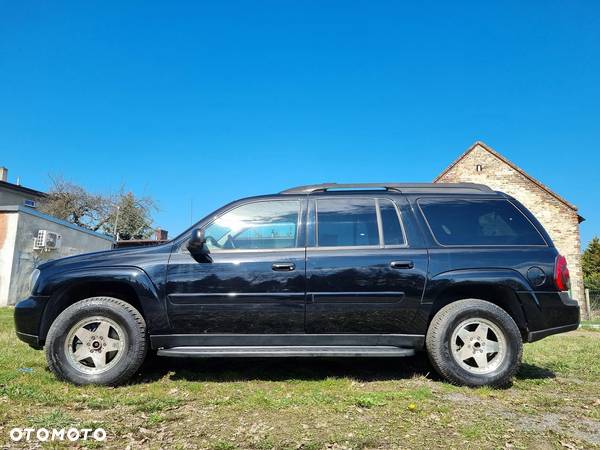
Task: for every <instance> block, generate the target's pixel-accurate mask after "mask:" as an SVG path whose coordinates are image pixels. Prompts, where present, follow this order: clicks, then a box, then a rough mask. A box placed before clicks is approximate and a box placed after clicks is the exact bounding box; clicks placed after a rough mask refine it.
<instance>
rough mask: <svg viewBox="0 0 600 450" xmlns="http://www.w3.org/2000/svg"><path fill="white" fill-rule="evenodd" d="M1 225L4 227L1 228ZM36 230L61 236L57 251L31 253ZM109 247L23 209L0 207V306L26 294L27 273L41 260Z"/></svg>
mask: <svg viewBox="0 0 600 450" xmlns="http://www.w3.org/2000/svg"><path fill="white" fill-rule="evenodd" d="M3 224H5V226H4V228H3ZM39 230H49V231H52V232H55V233H58V234H60V235H61V236H62V246H61V248H60V249H56V250H50V251H41V250H33V239H34V238H35V237H36V236H37V233H38V231H39ZM110 248H112V239H111V238H110V237H108V236H104V235H101V234H99V233H94V232H91V231H89V230H86V229H83V228H80V227H77V226H75V225H73V224H70V223H68V222H64V221H62V220H59V219H56V218H54V217H51V216H48V215H46V214H42V213H39V212H38V211H36V210H33V209H30V208H25V207H16V206H11V207H0V263H1V264H0V306H3V305H14V304H15V303H16V302H18V301H19V300H21V299H23V298H25V297H27V295H29V277H30V275H31V271H32V270H33V269H34V268H35V267H37V266H38V265H40V264H42V263H43V262H45V261H48V260H51V259H57V258H62V257H65V256H71V255H76V254H80V253H89V252H94V251H99V250H108V249H110Z"/></svg>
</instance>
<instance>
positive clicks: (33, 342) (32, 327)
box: [14, 296, 48, 348]
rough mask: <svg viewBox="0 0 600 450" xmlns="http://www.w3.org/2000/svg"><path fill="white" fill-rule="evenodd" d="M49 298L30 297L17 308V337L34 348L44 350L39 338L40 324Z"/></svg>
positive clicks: (18, 304)
mask: <svg viewBox="0 0 600 450" xmlns="http://www.w3.org/2000/svg"><path fill="white" fill-rule="evenodd" d="M47 300H48V297H41V296H36V297H33V296H32V297H29V298H26V299H25V300H21V301H20V302H19V303H17V305H16V306H15V316H14V317H15V329H16V331H17V337H18V338H19V339H20V340H22V341H23V342H25V343H27V344H29V345H30V346H32V347H34V348H42V346H43V345H44V343H43V342H42V341H41V340H40V338H39V330H40V323H41V321H42V315H43V313H44V308H45V306H46V301H47Z"/></svg>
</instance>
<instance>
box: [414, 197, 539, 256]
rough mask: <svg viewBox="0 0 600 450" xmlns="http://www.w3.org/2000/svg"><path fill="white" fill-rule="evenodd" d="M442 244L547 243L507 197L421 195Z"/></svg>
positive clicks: (427, 214) (429, 218)
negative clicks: (478, 197) (455, 197)
mask: <svg viewBox="0 0 600 450" xmlns="http://www.w3.org/2000/svg"><path fill="white" fill-rule="evenodd" d="M417 203H418V205H419V207H420V209H421V211H422V212H423V215H424V216H425V220H426V221H427V224H428V225H429V228H430V229H431V232H432V233H433V235H434V237H435V239H436V240H437V242H439V243H440V244H441V245H446V246H451V245H546V242H545V241H544V239H543V238H542V236H541V235H540V233H539V232H538V231H537V229H536V228H535V227H534V226H533V224H532V223H531V222H530V221H529V219H527V217H525V215H524V214H523V213H522V212H521V211H520V210H519V209H517V208H516V207H515V206H514V205H513V204H512V203H510V202H509V201H508V200H504V199H429V198H427V199H424V198H422V199H419V200H418V201H417Z"/></svg>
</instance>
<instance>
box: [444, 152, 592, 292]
mask: <svg viewBox="0 0 600 450" xmlns="http://www.w3.org/2000/svg"><path fill="white" fill-rule="evenodd" d="M461 181H462V182H466V181H469V182H473V183H482V184H486V185H488V186H490V187H491V188H492V189H494V190H498V191H502V192H506V193H507V194H509V195H512V196H513V197H515V198H516V199H517V200H519V201H520V202H521V203H523V204H524V205H525V206H526V207H527V208H528V209H529V210H530V211H531V212H532V213H533V214H534V215H535V216H536V217H537V219H538V220H539V221H540V222H541V223H542V225H543V226H544V228H545V229H546V231H547V232H548V234H549V235H550V237H551V238H552V240H553V241H554V245H556V247H557V249H558V250H559V252H560V253H561V254H562V255H564V256H565V257H566V258H567V262H568V264H569V271H570V273H571V295H572V296H573V297H574V298H575V299H577V300H578V301H582V300H583V298H584V293H583V273H582V271H581V241H580V237H579V224H580V223H581V222H583V220H584V219H583V217H581V216H580V215H579V214H578V213H577V207H576V206H575V205H573V204H572V203H569V202H568V201H567V200H565V199H564V198H562V197H561V196H560V195H558V194H556V193H555V192H553V191H552V190H550V189H549V188H548V187H547V186H544V185H543V184H542V183H540V182H539V181H537V180H536V179H535V178H533V177H532V176H530V175H528V174H527V173H526V172H525V171H523V169H521V168H519V167H518V166H516V165H515V164H513V163H512V162H510V161H509V160H508V159H506V158H505V157H504V156H502V155H500V154H499V153H498V152H496V151H494V150H493V149H492V148H490V147H488V146H487V145H486V144H484V143H483V142H476V143H475V144H473V145H472V146H471V147H470V148H469V149H468V150H467V151H466V152H465V153H463V154H462V155H461V156H460V157H459V158H458V159H457V160H456V161H454V162H453V163H452V164H450V166H448V167H447V168H446V169H445V170H444V171H443V172H442V173H441V174H440V175H439V176H438V177H437V178H436V179H435V180H434V182H436V183H438V182H440V183H441V182H447V183H452V182H461Z"/></svg>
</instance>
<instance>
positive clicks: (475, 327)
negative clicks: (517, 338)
mask: <svg viewBox="0 0 600 450" xmlns="http://www.w3.org/2000/svg"><path fill="white" fill-rule="evenodd" d="M450 346H451V353H452V356H453V357H454V359H455V360H456V362H457V363H458V364H459V366H461V367H462V368H463V369H465V370H467V371H469V372H472V373H477V374H486V373H490V372H493V371H494V370H496V369H497V368H498V367H499V366H500V364H502V362H503V361H504V358H505V357H506V337H505V336H504V333H503V332H502V330H500V328H499V327H498V326H497V325H496V324H494V323H492V322H490V321H489V320H486V319H481V318H472V319H467V320H465V321H463V322H461V323H460V324H459V325H458V326H457V327H456V328H455V329H454V332H453V333H452V340H451V342H450Z"/></svg>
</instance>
